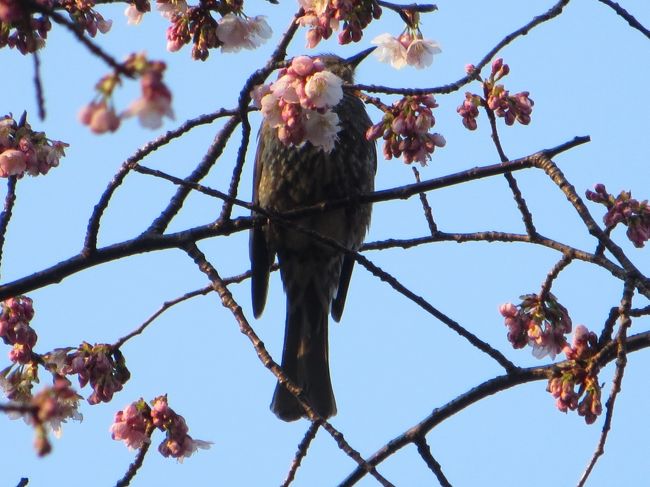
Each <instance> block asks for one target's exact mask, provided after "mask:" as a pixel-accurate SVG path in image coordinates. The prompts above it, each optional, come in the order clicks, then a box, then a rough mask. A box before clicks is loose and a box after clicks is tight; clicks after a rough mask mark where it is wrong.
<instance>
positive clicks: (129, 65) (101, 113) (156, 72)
mask: <svg viewBox="0 0 650 487" xmlns="http://www.w3.org/2000/svg"><path fill="white" fill-rule="evenodd" d="M123 66H124V69H125V70H126V71H128V72H130V73H133V75H135V76H139V77H140V86H141V88H142V96H141V97H140V98H138V99H137V100H135V101H134V102H133V103H131V105H130V106H129V108H128V109H127V110H125V111H124V112H122V113H121V114H120V115H118V114H117V113H116V111H115V107H114V106H113V101H112V100H113V92H114V91H115V88H116V87H117V86H118V85H119V84H120V82H121V81H120V74H119V73H117V72H116V73H111V74H109V75H106V76H104V77H103V78H102V79H101V80H99V82H98V83H97V85H95V90H96V91H97V96H96V98H95V99H94V100H93V101H92V102H90V103H89V104H88V105H86V106H84V107H83V108H82V109H81V110H80V111H79V121H80V122H81V123H83V124H84V125H87V126H88V127H89V128H90V130H91V131H92V132H94V133H96V134H103V133H106V132H115V131H116V130H117V129H118V128H119V126H120V124H121V121H122V119H124V118H128V117H132V116H137V117H138V119H139V120H140V124H141V125H142V126H144V127H147V128H151V129H156V128H159V127H160V126H161V125H162V119H163V117H165V116H166V117H169V118H170V119H173V118H174V112H173V111H172V108H171V102H172V94H171V92H170V91H169V88H167V85H166V84H165V83H164V81H163V73H164V72H165V69H166V65H165V63H164V62H162V61H148V60H147V58H146V57H145V55H144V54H132V55H130V56H129V58H128V59H127V60H126V61H125V62H124V64H123Z"/></svg>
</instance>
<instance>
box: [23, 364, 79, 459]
mask: <svg viewBox="0 0 650 487" xmlns="http://www.w3.org/2000/svg"><path fill="white" fill-rule="evenodd" d="M80 398H81V396H79V395H78V394H77V393H76V392H75V391H74V390H72V388H71V387H70V381H68V380H67V379H65V378H64V377H60V376H57V377H55V379H54V385H53V386H51V387H46V388H45V389H43V390H41V391H40V392H39V393H38V394H36V395H35V396H34V397H33V398H32V400H31V401H30V402H29V404H30V406H31V407H32V408H33V409H32V412H31V414H25V415H24V418H25V421H27V423H29V424H32V425H33V426H34V427H35V428H36V440H35V442H34V446H35V448H36V451H37V453H38V455H39V456H43V455H47V454H48V453H49V452H50V451H51V449H52V446H51V445H50V442H49V440H48V438H47V427H49V428H51V429H52V430H53V431H54V434H55V435H56V436H60V435H61V423H65V422H66V421H67V420H68V419H74V420H75V421H81V420H82V419H83V417H82V416H81V414H80V413H79V411H78V408H79V399H80Z"/></svg>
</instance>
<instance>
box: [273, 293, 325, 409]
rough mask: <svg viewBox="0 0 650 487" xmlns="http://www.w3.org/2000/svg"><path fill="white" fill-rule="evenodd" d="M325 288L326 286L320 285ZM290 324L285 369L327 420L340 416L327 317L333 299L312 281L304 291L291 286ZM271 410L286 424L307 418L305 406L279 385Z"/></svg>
mask: <svg viewBox="0 0 650 487" xmlns="http://www.w3.org/2000/svg"><path fill="white" fill-rule="evenodd" d="M320 288H322V286H320ZM286 291H287V321H286V325H285V331H284V350H283V352H282V369H283V370H284V372H285V374H287V376H288V377H289V378H290V379H291V380H292V381H293V382H294V383H295V384H296V385H297V386H299V387H301V388H302V389H303V391H304V395H305V397H306V398H307V400H308V401H309V404H310V405H311V406H312V407H313V408H314V410H315V411H316V412H317V413H318V414H319V415H320V416H322V417H323V418H329V417H330V416H333V415H335V414H336V401H335V400H334V392H333V391H332V382H331V380H330V371H329V358H328V348H329V347H328V339H327V338H328V337H327V315H328V312H329V303H330V299H331V297H330V296H328V295H327V292H326V291H324V290H323V289H319V286H316V285H314V282H313V280H310V281H309V282H308V283H306V285H305V286H304V287H302V288H300V289H290V288H289V287H287V289H286ZM271 410H272V411H273V412H274V413H275V414H276V416H278V417H279V418H280V419H282V420H284V421H294V420H296V419H299V418H300V417H303V416H306V414H305V411H304V410H303V408H302V406H301V405H300V404H299V403H298V401H297V400H296V398H295V397H294V396H293V394H291V393H290V392H289V391H288V390H287V388H286V387H284V385H282V384H280V383H278V384H277V386H276V388H275V393H274V394H273V400H272V401H271Z"/></svg>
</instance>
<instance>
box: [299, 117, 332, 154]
mask: <svg viewBox="0 0 650 487" xmlns="http://www.w3.org/2000/svg"><path fill="white" fill-rule="evenodd" d="M339 130H340V128H339V117H338V115H337V114H336V113H334V112H332V111H327V112H325V113H319V112H316V111H313V110H310V111H309V112H308V113H307V121H306V123H305V138H306V139H307V140H308V141H309V142H311V144H312V145H313V146H314V147H321V148H322V149H323V150H324V151H325V152H331V151H332V149H334V145H335V143H336V139H337V134H338V132H339Z"/></svg>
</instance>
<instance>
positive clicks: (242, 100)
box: [219, 8, 304, 220]
mask: <svg viewBox="0 0 650 487" xmlns="http://www.w3.org/2000/svg"><path fill="white" fill-rule="evenodd" d="M303 13H304V10H303V9H302V8H300V9H299V10H298V12H296V14H295V15H294V16H293V18H292V19H291V23H290V24H289V27H288V28H287V30H286V31H285V33H284V34H283V35H282V39H280V42H279V44H278V46H277V47H276V48H275V50H274V51H273V54H271V57H270V58H269V60H268V61H267V62H266V64H265V65H264V67H263V68H261V69H258V70H257V71H255V72H254V73H253V74H252V75H250V76H249V77H248V79H247V80H246V83H244V86H243V88H242V89H241V91H240V92H239V100H238V107H239V116H240V119H241V124H242V138H241V143H240V145H239V151H238V152H237V161H236V163H235V167H234V169H233V172H232V177H231V179H230V187H229V189H228V195H229V196H230V197H231V198H236V197H237V192H238V188H239V181H240V179H241V173H242V169H243V167H244V162H245V160H246V151H247V150H248V145H249V140H250V133H251V125H250V122H249V120H248V116H247V109H248V105H249V104H250V101H251V95H250V93H251V90H252V89H253V88H254V87H255V86H256V85H259V84H261V83H263V82H264V80H265V79H266V78H267V77H268V76H269V74H271V73H272V72H273V70H274V69H276V67H277V64H278V63H279V62H280V61H282V60H283V59H284V58H285V57H286V56H287V47H288V46H289V43H290V42H291V39H293V36H294V35H295V34H296V31H297V30H298V26H299V24H298V22H297V20H298V19H299V18H300V17H301V16H302V15H303ZM231 213H232V203H231V202H230V201H226V202H225V204H224V205H223V208H222V210H221V215H220V216H219V219H220V220H228V219H230V215H231Z"/></svg>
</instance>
